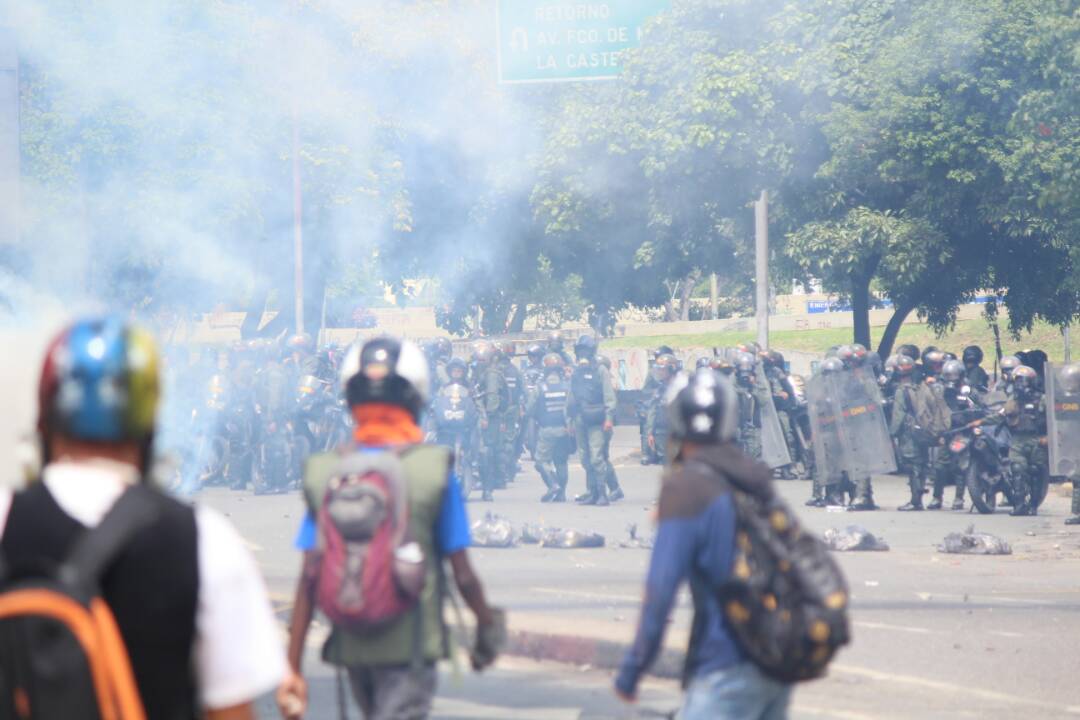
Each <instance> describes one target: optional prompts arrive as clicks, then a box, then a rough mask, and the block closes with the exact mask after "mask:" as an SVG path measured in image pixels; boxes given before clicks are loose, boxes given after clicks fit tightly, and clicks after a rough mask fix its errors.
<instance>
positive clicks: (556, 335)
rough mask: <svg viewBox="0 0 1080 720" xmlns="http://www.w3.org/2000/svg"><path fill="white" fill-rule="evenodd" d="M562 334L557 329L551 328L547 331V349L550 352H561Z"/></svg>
mask: <svg viewBox="0 0 1080 720" xmlns="http://www.w3.org/2000/svg"><path fill="white" fill-rule="evenodd" d="M563 345H564V343H563V336H562V333H561V332H559V331H558V330H552V331H551V332H549V333H548V337H547V346H548V350H551V351H552V352H557V353H561V352H562V351H563Z"/></svg>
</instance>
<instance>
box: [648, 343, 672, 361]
mask: <svg viewBox="0 0 1080 720" xmlns="http://www.w3.org/2000/svg"><path fill="white" fill-rule="evenodd" d="M674 354H675V351H674V350H672V349H671V346H670V345H661V346H660V347H658V348H656V349H655V350H653V358H654V359H655V358H658V357H660V356H661V355H674Z"/></svg>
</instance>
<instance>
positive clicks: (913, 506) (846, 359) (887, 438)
mask: <svg viewBox="0 0 1080 720" xmlns="http://www.w3.org/2000/svg"><path fill="white" fill-rule="evenodd" d="M983 359H984V358H983V352H982V350H981V349H980V348H978V347H977V346H969V347H968V348H966V349H965V350H964V351H963V353H962V355H961V356H960V357H957V356H956V355H954V354H952V353H948V352H945V351H942V350H939V349H937V348H935V347H929V348H926V349H925V350H924V351H922V352H920V351H919V349H918V348H917V347H914V346H912V345H904V346H902V347H901V348H899V350H898V351H897V353H896V354H895V355H893V356H891V357H889V358H888V359H887V360H885V361H884V362H882V360H881V358H880V357H879V356H878V355H877V354H876V353H873V352H868V351H867V350H866V349H865V348H864V347H862V346H861V345H848V346H842V347H836V348H833V349H831V350H830V351H829V352H828V353H827V354H826V357H825V358H824V359H823V360H822V361H821V362H819V363H815V364H814V370H813V372H812V373H811V375H810V376H809V377H807V378H804V377H802V376H798V375H792V374H790V373H789V371H788V368H787V365H786V363H785V361H784V358H783V356H782V355H781V354H780V353H779V352H777V351H775V350H772V351H769V350H762V349H760V348H759V347H758V346H757V345H756V344H747V345H741V346H738V347H735V348H715V349H713V351H712V354H711V355H710V356H706V357H700V358H698V360H697V366H698V368H701V367H706V366H707V367H712V368H713V369H715V370H716V371H717V372H720V373H722V374H725V375H728V376H731V377H733V379H734V380H735V386H736V388H737V390H738V395H739V410H740V412H739V433H738V441H739V443H740V445H741V446H742V447H743V449H744V451H745V452H747V453H748V454H750V455H752V456H754V457H757V458H759V459H760V460H761V461H762V462H764V463H765V464H766V465H768V466H769V467H770V468H772V469H773V471H774V474H775V475H776V476H778V477H781V478H786V479H792V478H796V477H802V478H807V479H810V480H812V482H813V484H812V490H811V496H810V498H809V500H808V501H807V502H806V504H807V505H808V506H810V507H830V508H834V509H835V508H844V509H847V510H851V511H867V510H877V509H878V505H877V504H876V502H875V501H874V491H873V477H874V476H876V475H882V474H900V475H906V476H907V478H908V485H909V489H910V491H911V497H910V500H909V501H908V502H907V503H905V504H904V505H902V506H900V507H899V508H897V509H898V510H901V511H905V512H912V511H922V510H941V509H943V508H944V507H945V492H946V489H947V488H949V487H952V488H954V490H953V498H952V502H951V505H949V507H950V508H951V509H952V510H953V511H966V510H976V511H978V512H980V513H984V514H989V513H993V512H995V511H996V510H997V508H999V507H1009V508H1010V513H1011V514H1012V515H1034V514H1037V512H1038V509H1039V506H1040V505H1041V504H1042V502H1043V501H1044V500H1045V498H1046V495H1047V491H1048V488H1049V486H1050V484H1051V483H1052V482H1053V481H1055V480H1062V479H1069V480H1072V479H1075V476H1076V474H1077V470H1078V469H1080V364H1070V365H1065V366H1056V365H1054V364H1052V363H1050V362H1048V361H1047V356H1046V355H1045V353H1043V352H1042V351H1039V350H1035V351H1025V352H1022V353H1017V354H1016V355H1012V356H1005V357H1002V358H1001V360H1000V363H998V366H999V368H998V369H997V370H996V371H995V374H994V376H993V377H991V376H990V375H989V373H987V372H986V370H985V369H984V368H983V367H982V361H983ZM652 367H653V369H652V372H651V374H650V377H649V380H648V382H647V388H646V389H647V391H648V397H649V400H648V401H647V403H645V405H644V407H642V408H640V411H639V417H640V418H641V435H642V463H643V464H648V463H651V462H659V463H662V462H664V460H665V458H664V456H663V453H664V450H663V448H664V447H665V441H664V438H665V435H666V428H665V427H664V419H663V413H657V412H656V408H660V407H662V402H661V400H662V398H663V397H664V393H665V391H666V390H665V388H666V386H667V385H668V384H669V383H670V382H671V380H672V378H674V376H675V373H676V372H677V370H678V369H679V363H678V361H677V360H676V358H675V356H674V353H673V352H672V350H671V348H668V347H661V348H658V349H657V350H656V351H655V353H654V356H653V362H652ZM1077 484H1078V483H1074V491H1073V502H1072V517H1070V518H1069V519H1068V520H1067V521H1066V523H1067V524H1080V488H1076V487H1075V486H1076V485H1077ZM928 496H929V497H928ZM968 500H970V502H971V505H970V506H969V505H968V504H967V503H968Z"/></svg>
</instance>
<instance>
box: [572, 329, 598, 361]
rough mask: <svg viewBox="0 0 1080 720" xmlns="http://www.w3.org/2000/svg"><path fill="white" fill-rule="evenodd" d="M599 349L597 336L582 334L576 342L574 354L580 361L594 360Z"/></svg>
mask: <svg viewBox="0 0 1080 720" xmlns="http://www.w3.org/2000/svg"><path fill="white" fill-rule="evenodd" d="M598 349H599V345H598V343H597V342H596V338H595V337H593V336H592V335H580V336H578V339H577V342H575V343H574V356H575V357H576V358H577V359H578V362H581V361H582V360H592V359H594V358H595V357H596V351H597V350H598Z"/></svg>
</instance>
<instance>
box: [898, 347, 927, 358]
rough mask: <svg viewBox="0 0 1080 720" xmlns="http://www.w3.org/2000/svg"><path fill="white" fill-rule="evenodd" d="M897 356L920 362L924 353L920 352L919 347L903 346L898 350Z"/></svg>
mask: <svg viewBox="0 0 1080 720" xmlns="http://www.w3.org/2000/svg"><path fill="white" fill-rule="evenodd" d="M896 354H897V355H907V356H908V357H909V358H911V359H912V360H918V359H919V358H920V357H922V353H920V352H919V346H918V345H901V346H900V347H899V348H897V350H896Z"/></svg>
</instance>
